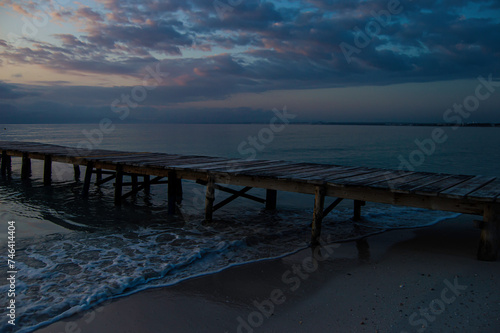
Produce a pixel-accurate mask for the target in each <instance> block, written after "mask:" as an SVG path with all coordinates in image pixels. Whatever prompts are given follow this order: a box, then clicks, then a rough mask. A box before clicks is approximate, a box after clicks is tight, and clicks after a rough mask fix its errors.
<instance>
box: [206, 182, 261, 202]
mask: <svg viewBox="0 0 500 333" xmlns="http://www.w3.org/2000/svg"><path fill="white" fill-rule="evenodd" d="M196 183H198V184H201V185H206V184H207V182H206V181H204V180H197V181H196ZM214 188H215V189H216V190H219V191H222V192H226V193H229V194H237V193H238V191H237V190H233V189H232V188H229V187H225V186H221V185H218V184H214ZM239 196H240V197H243V198H247V199H250V200H253V201H257V202H258V203H266V200H265V199H262V198H259V197H256V196H254V195H251V194H246V193H242V194H239Z"/></svg>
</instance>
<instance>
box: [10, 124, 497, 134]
mask: <svg viewBox="0 0 500 333" xmlns="http://www.w3.org/2000/svg"><path fill="white" fill-rule="evenodd" d="M95 123H96V122H81V123H63V122H61V123H5V124H1V123H0V130H1V131H2V132H3V131H5V130H8V125H86V124H87V125H88V124H95ZM123 124H127V125H147V124H169V125H259V124H268V122H264V121H261V122H220V123H215V122H156V123H151V122H140V121H137V122H123ZM289 124H290V125H345V126H415V127H416V126H420V127H457V126H458V127H500V123H463V124H456V123H398V122H355V121H353V122H336V121H302V122H294V121H291V122H290V123H289ZM2 127H3V129H2ZM0 133H1V132H0Z"/></svg>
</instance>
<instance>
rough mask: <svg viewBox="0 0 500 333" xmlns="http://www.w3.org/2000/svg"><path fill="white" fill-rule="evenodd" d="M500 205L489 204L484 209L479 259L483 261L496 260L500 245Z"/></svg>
mask: <svg viewBox="0 0 500 333" xmlns="http://www.w3.org/2000/svg"><path fill="white" fill-rule="evenodd" d="M499 225H500V205H487V206H486V207H485V209H484V215H483V223H482V225H481V237H480V239H479V249H478V252H477V259H479V260H483V261H496V260H497V257H498V248H499V245H500V235H499Z"/></svg>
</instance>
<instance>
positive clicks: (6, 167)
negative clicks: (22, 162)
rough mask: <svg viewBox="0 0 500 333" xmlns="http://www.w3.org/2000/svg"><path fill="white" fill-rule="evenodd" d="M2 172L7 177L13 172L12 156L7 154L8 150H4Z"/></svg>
mask: <svg viewBox="0 0 500 333" xmlns="http://www.w3.org/2000/svg"><path fill="white" fill-rule="evenodd" d="M1 173H2V177H5V176H7V175H10V174H11V173H12V158H11V157H10V156H9V155H7V152H6V151H2V165H1Z"/></svg>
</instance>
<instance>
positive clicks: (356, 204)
mask: <svg viewBox="0 0 500 333" xmlns="http://www.w3.org/2000/svg"><path fill="white" fill-rule="evenodd" d="M365 204H366V202H364V201H360V200H354V216H353V218H352V219H353V221H361V207H363V206H364V205H365Z"/></svg>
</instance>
